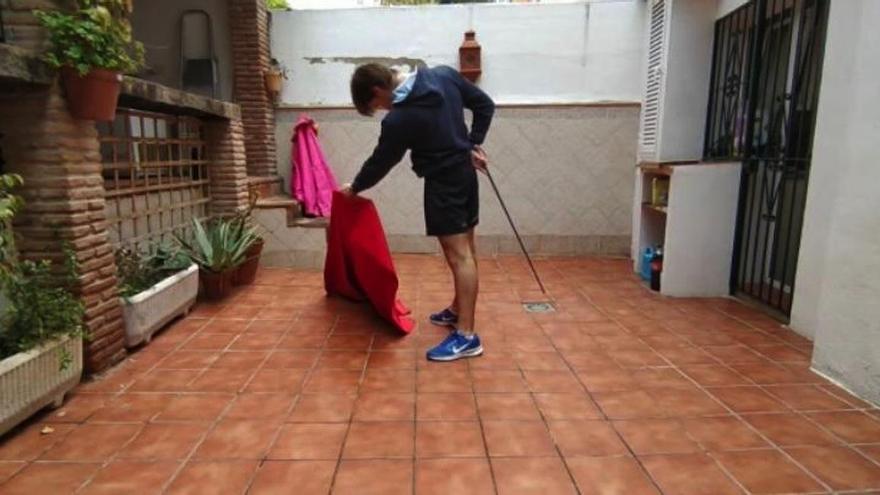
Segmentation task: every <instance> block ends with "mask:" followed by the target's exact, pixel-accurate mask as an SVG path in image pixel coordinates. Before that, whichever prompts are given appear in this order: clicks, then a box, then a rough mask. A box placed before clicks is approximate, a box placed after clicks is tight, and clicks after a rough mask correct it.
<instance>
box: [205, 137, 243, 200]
mask: <svg viewBox="0 0 880 495" xmlns="http://www.w3.org/2000/svg"><path fill="white" fill-rule="evenodd" d="M205 132H206V133H207V138H208V145H207V148H208V159H209V160H210V174H211V215H225V214H229V213H233V212H235V211H236V210H238V209H240V208H244V207H245V206H247V201H248V178H247V172H248V170H247V157H246V156H245V139H244V132H245V131H244V126H243V125H242V123H241V121H239V120H212V121H209V122H207V123H206V125H205Z"/></svg>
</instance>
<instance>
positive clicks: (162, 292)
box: [121, 265, 199, 347]
mask: <svg viewBox="0 0 880 495" xmlns="http://www.w3.org/2000/svg"><path fill="white" fill-rule="evenodd" d="M198 293H199V268H198V266H197V265H191V266H190V267H189V268H187V269H186V270H183V271H181V272H178V273H176V274H174V275H172V276H170V277H168V278H166V279H165V280H162V281H161V282H159V283H158V284H156V285H154V286H152V287H150V288H149V289H147V290H145V291H143V292H141V293H139V294H137V295H134V296H132V297H130V298H128V299H126V298H124V297H123V298H121V299H122V307H123V313H124V318H125V345H126V346H127V347H133V346H136V345H138V344H140V343H142V342H147V343H149V342H150V339H151V338H152V337H153V334H154V333H155V332H156V331H157V330H159V329H160V328H162V327H163V326H165V324H166V323H168V322H169V321H171V320H173V319H174V318H176V317H177V316H178V315H181V314H182V315H186V314H187V313H189V310H190V308H192V306H193V304H195V302H196V296H197V295H198Z"/></svg>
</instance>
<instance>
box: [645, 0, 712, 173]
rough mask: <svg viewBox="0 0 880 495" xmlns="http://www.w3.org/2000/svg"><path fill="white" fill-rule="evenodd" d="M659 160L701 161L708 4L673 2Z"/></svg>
mask: <svg viewBox="0 0 880 495" xmlns="http://www.w3.org/2000/svg"><path fill="white" fill-rule="evenodd" d="M671 5H672V12H671V14H670V16H669V26H668V29H669V37H668V42H669V47H668V56H667V59H666V68H665V73H664V75H663V77H664V81H665V83H664V84H665V89H664V99H663V103H662V112H663V113H662V116H661V122H660V130H659V135H660V139H659V141H658V146H657V147H658V151H657V158H658V160H659V161H676V160H699V159H700V158H702V156H703V132H704V130H705V127H706V111H707V108H706V107H707V103H708V101H709V84H710V80H711V74H710V73H711V67H712V46H713V43H714V22H715V14H716V12H717V10H716V6H715V5H714V4H712V2H708V1H706V0H674V1H673V2H672V4H671Z"/></svg>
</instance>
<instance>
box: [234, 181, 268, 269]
mask: <svg viewBox="0 0 880 495" xmlns="http://www.w3.org/2000/svg"><path fill="white" fill-rule="evenodd" d="M258 198H259V195H258V194H257V193H255V192H252V193H251V195H250V201H249V204H248V207H247V209H245V210H242V211H241V212H240V213H239V214H238V215H236V217H235V220H234V222H235V226H236V228H237V229H238V232H239V234H238V235H243V234H244V233H245V232H246V231H248V230H250V231H252V232H254V239H253V241H252V242H251V244H250V246H248V248H247V251H245V253H244V261H242V263H241V264H240V265H238V268H236V269H235V273H234V274H233V276H232V283H233V285H250V284H252V283H254V280H256V278H257V270H258V269H259V268H260V255H261V254H262V253H263V245H264V242H263V238H262V237H260V236H259V235H257V234H256V230H255V229H254V228H253V224H252V222H251V214H252V213H253V211H254V207H256V204H257V199H258Z"/></svg>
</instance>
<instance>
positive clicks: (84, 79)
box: [61, 67, 122, 121]
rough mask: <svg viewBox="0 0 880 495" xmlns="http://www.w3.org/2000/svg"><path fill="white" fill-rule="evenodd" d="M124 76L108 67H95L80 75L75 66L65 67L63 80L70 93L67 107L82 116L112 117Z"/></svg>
mask: <svg viewBox="0 0 880 495" xmlns="http://www.w3.org/2000/svg"><path fill="white" fill-rule="evenodd" d="M121 81H122V76H121V75H120V74H119V73H118V72H114V71H110V70H106V69H92V71H91V72H89V73H88V74H86V75H84V76H80V75H79V73H78V72H77V71H76V69H73V68H72V67H62V68H61V82H62V84H63V85H64V91H65V93H66V95H67V108H68V109H69V110H70V113H71V115H73V117H74V118H76V119H80V120H97V121H112V120H113V119H115V118H116V102H117V100H118V99H119V84H120V82H121Z"/></svg>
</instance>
